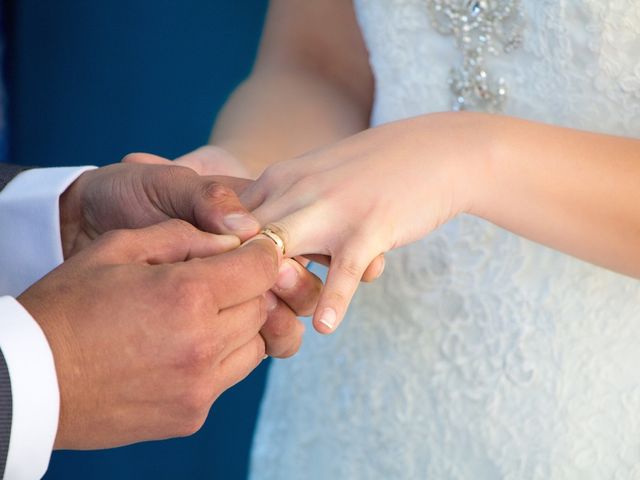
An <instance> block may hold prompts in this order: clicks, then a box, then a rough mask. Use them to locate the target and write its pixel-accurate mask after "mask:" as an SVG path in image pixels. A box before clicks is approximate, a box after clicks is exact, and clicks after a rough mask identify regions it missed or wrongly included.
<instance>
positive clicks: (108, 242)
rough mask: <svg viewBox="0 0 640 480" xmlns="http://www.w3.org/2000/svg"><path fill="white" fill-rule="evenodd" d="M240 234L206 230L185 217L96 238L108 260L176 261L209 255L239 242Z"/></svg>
mask: <svg viewBox="0 0 640 480" xmlns="http://www.w3.org/2000/svg"><path fill="white" fill-rule="evenodd" d="M239 243H240V241H239V240H238V238H237V237H235V236H231V235H213V234H211V233H205V232H202V231H200V230H198V229H197V228H195V227H194V226H193V225H191V224H189V223H187V222H184V221H182V220H176V219H174V220H167V221H165V222H161V223H158V224H156V225H152V226H151V227H146V228H141V229H136V230H112V231H110V232H107V233H106V234H104V235H102V236H101V237H100V238H99V239H98V240H97V241H96V247H97V248H101V249H102V250H103V254H104V255H105V256H104V257H102V258H103V259H104V260H105V261H111V262H113V263H148V264H160V263H175V262H181V261H185V260H190V259H192V258H203V257H210V256H212V255H218V254H220V253H223V252H226V251H228V250H231V249H233V248H236V247H237V246H238V245H239Z"/></svg>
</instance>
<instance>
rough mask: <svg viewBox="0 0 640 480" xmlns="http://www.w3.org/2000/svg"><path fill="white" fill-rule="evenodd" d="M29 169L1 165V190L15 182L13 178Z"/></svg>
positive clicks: (5, 164)
mask: <svg viewBox="0 0 640 480" xmlns="http://www.w3.org/2000/svg"><path fill="white" fill-rule="evenodd" d="M28 168H29V167H24V166H21V165H11V164H9V163H0V190H2V189H3V188H4V187H5V186H6V185H7V183H9V182H10V181H11V180H13V177H15V176H16V175H18V174H19V173H20V172H22V171H24V170H28Z"/></svg>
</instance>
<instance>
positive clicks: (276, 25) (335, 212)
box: [179, 0, 640, 333]
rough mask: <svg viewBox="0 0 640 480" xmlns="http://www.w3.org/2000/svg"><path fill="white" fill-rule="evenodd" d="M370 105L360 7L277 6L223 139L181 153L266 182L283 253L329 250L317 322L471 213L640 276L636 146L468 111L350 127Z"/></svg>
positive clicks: (206, 168) (223, 118) (203, 165)
mask: <svg viewBox="0 0 640 480" xmlns="http://www.w3.org/2000/svg"><path fill="white" fill-rule="evenodd" d="M323 19H331V21H323ZM372 103H373V78H372V72H371V69H370V67H369V65H368V63H367V52H366V49H365V46H364V42H363V40H362V37H361V34H360V31H359V28H358V25H357V22H356V20H355V15H354V11H353V6H352V2H350V1H347V0H326V1H311V2H299V1H296V0H273V1H272V2H271V7H270V12H269V16H268V19H267V24H266V28H265V33H264V37H263V40H262V44H261V48H260V51H259V57H258V60H257V62H256V66H255V68H254V70H253V73H252V74H251V76H250V77H249V79H248V80H247V81H245V82H244V83H243V84H242V85H241V86H240V87H239V88H238V89H237V90H236V92H235V93H234V94H233V96H232V97H231V99H230V100H229V102H228V103H227V105H226V106H225V108H224V110H223V112H222V113H221V115H220V117H219V118H218V121H217V123H216V126H215V128H214V131H213V134H212V137H211V142H212V143H213V144H215V145H216V146H217V147H216V148H215V149H211V147H209V149H205V150H200V151H197V152H196V153H195V154H191V155H187V156H185V157H182V158H181V159H179V163H182V164H186V165H191V166H193V167H194V168H195V169H196V170H198V171H199V172H201V173H212V172H216V168H218V166H219V165H225V166H226V165H242V167H239V168H238V169H237V170H235V171H233V170H232V169H230V170H229V171H228V173H229V174H233V175H239V174H242V172H243V171H244V172H248V174H249V175H251V176H258V175H260V176H259V179H258V181H257V182H256V183H255V184H254V185H252V186H250V187H248V188H247V190H245V191H244V192H243V194H242V195H241V200H243V202H245V203H246V205H247V207H248V208H250V209H255V211H254V214H255V215H256V217H257V218H258V220H259V221H260V222H261V223H262V224H271V225H272V226H273V227H274V228H276V229H277V230H278V231H279V232H280V234H281V235H282V236H283V237H284V239H285V241H286V244H287V252H288V253H287V254H288V255H292V256H293V255H302V254H323V255H328V256H331V267H330V271H329V276H328V279H327V283H326V285H325V288H324V290H323V293H322V296H321V299H320V301H319V304H318V307H317V309H316V311H315V314H314V326H315V328H316V329H317V330H318V331H320V332H322V333H330V332H332V331H333V330H335V328H337V326H338V325H339V323H340V321H341V320H342V318H343V317H344V314H345V311H346V309H347V306H348V304H349V301H350V299H351V297H352V295H353V293H354V291H355V290H356V288H357V284H358V282H359V280H360V278H361V277H362V275H363V273H364V272H365V271H366V269H367V266H369V268H371V266H370V263H371V262H372V261H374V259H376V258H380V257H379V255H380V254H383V253H384V252H386V251H388V250H389V249H391V248H395V247H397V246H399V245H403V244H406V243H408V242H411V241H414V240H417V239H418V238H420V237H422V236H424V235H426V234H428V233H429V232H431V231H432V230H433V229H434V228H436V227H437V226H438V225H441V224H442V223H445V222H447V221H448V220H450V219H452V218H453V217H455V216H456V215H458V214H460V213H469V214H472V215H477V216H479V217H482V218H485V219H487V220H488V221H490V222H493V223H495V224H496V225H499V226H500V227H502V228H505V229H507V230H509V231H511V232H514V233H516V234H518V235H521V236H524V237H526V238H529V239H531V240H534V241H536V242H539V243H542V244H545V245H548V246H550V247H552V248H554V249H557V250H560V251H562V252H565V253H567V254H570V255H573V256H576V257H578V258H581V259H584V260H586V261H589V262H592V263H595V264H598V265H601V266H604V267H606V268H609V269H611V270H614V271H616V272H620V273H622V274H626V275H630V276H633V277H640V249H639V248H638V245H640V188H638V186H639V185H640V141H638V140H635V139H630V138H623V137H616V136H611V135H603V134H598V133H589V132H581V131H577V130H572V129H566V128H559V127H554V126H550V125H544V124H539V123H533V122H527V121H524V120H520V119H516V118H510V117H505V116H498V115H489V114H471V113H439V114H427V115H424V116H421V117H417V118H413V119H407V120H402V121H399V122H395V123H393V124H388V125H384V126H381V127H377V128H374V129H371V130H367V131H365V132H363V133H360V134H357V135H354V134H356V133H357V132H360V131H362V130H365V129H366V128H367V126H368V120H369V116H370V113H371V107H372ZM347 137H348V138H347ZM341 139H344V140H342V141H339V140H341ZM336 141H338V143H335V142H336ZM327 145H330V146H327ZM309 151H310V153H307V152H309ZM220 152H225V153H224V154H223V155H222V156H225V159H224V161H222V162H221V161H220V157H221V154H220ZM196 157H197V158H196ZM234 157H235V158H237V159H240V160H237V161H235V160H232V159H233V158H234ZM288 158H294V159H293V160H288V161H285V162H280V163H275V164H274V162H279V161H281V160H283V159H288ZM234 162H235V163H234ZM234 168H235V167H234ZM243 169H244V170H243ZM265 170H266V171H265ZM218 173H224V172H218ZM417 212H420V213H419V214H418V213H417ZM378 263H380V262H378ZM379 267H381V265H379ZM380 269H381V268H378V269H377V270H378V273H379V270H380Z"/></svg>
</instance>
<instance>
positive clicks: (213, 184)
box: [60, 154, 260, 258]
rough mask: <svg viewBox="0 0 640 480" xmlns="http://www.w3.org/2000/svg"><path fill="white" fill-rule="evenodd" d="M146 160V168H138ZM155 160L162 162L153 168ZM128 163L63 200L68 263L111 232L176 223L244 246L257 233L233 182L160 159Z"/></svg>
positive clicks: (87, 176)
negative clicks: (230, 236)
mask: <svg viewBox="0 0 640 480" xmlns="http://www.w3.org/2000/svg"><path fill="white" fill-rule="evenodd" d="M145 159H146V160H147V163H138V162H139V161H140V160H145ZM153 159H158V160H156V161H155V163H153V164H152V163H151V160H153ZM126 160H127V162H126V163H121V164H116V165H110V166H107V167H103V168H99V169H96V170H90V171H87V172H85V173H83V174H82V175H81V176H80V177H78V179H76V181H75V182H74V183H73V184H72V185H71V186H70V187H69V188H68V189H67V191H66V192H64V194H63V195H62V196H61V198H60V226H61V237H62V246H63V252H64V256H65V258H68V257H69V256H71V255H73V254H75V253H77V252H78V251H80V250H82V248H84V247H86V246H87V245H88V244H89V243H91V241H93V240H94V239H95V238H97V237H98V236H99V235H101V234H103V233H105V232H107V231H109V230H114V229H122V228H141V227H147V226H150V225H154V224H156V223H158V222H162V221H165V220H168V219H171V218H177V219H181V220H185V221H187V222H189V223H191V224H193V225H195V226H197V227H198V228H200V229H201V230H204V231H207V232H212V233H220V234H234V235H236V236H237V237H238V238H240V240H246V239H248V238H250V237H252V236H253V235H255V234H256V233H258V230H259V229H260V225H259V223H258V222H257V221H256V220H255V218H253V216H251V214H250V213H249V212H248V211H247V210H246V209H245V208H244V207H243V206H242V204H241V203H240V201H239V199H238V197H237V195H236V192H234V190H233V188H234V187H237V185H235V184H234V183H233V182H234V179H232V178H224V177H220V178H214V177H202V176H200V175H198V174H197V173H196V172H195V171H194V170H192V169H190V168H187V167H182V166H177V165H173V164H168V163H162V164H160V163H157V162H160V160H161V159H160V157H155V156H153V155H148V154H132V155H130V156H129V158H128V159H126ZM222 180H223V181H224V182H225V184H224V185H223V184H222V183H221V181H222ZM236 182H242V184H245V183H246V182H247V181H246V180H240V179H237V180H236Z"/></svg>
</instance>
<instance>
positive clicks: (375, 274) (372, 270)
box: [362, 253, 384, 282]
mask: <svg viewBox="0 0 640 480" xmlns="http://www.w3.org/2000/svg"><path fill="white" fill-rule="evenodd" d="M382 272H384V253H381V254H380V255H378V256H377V257H376V258H374V259H373V261H372V262H371V263H370V264H369V266H368V267H367V269H366V270H365V271H364V274H363V275H362V281H363V282H373V281H375V280H377V279H378V278H380V275H382Z"/></svg>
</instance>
